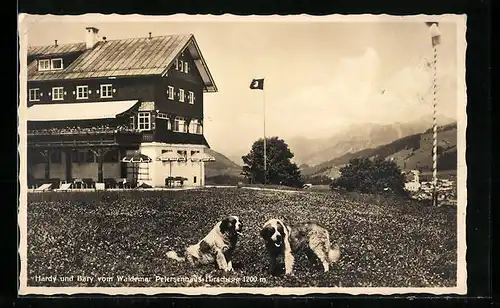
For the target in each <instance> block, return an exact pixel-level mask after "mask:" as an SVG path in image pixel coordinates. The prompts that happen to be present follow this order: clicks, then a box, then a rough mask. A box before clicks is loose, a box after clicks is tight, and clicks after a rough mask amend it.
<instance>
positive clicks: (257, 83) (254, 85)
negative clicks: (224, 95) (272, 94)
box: [250, 78, 264, 90]
mask: <svg viewBox="0 0 500 308" xmlns="http://www.w3.org/2000/svg"><path fill="white" fill-rule="evenodd" d="M250 89H252V90H255V89H260V90H264V78H262V79H252V82H251V83H250Z"/></svg>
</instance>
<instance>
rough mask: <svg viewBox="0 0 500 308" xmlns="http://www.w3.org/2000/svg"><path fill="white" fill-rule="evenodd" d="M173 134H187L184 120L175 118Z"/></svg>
mask: <svg viewBox="0 0 500 308" xmlns="http://www.w3.org/2000/svg"><path fill="white" fill-rule="evenodd" d="M174 132H180V133H187V125H186V120H185V119H184V118H182V117H176V118H175V120H174Z"/></svg>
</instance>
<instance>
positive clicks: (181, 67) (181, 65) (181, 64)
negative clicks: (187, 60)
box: [177, 60, 184, 72]
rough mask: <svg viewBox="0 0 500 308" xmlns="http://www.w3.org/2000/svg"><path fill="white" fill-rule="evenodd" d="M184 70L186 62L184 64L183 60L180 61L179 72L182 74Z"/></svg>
mask: <svg viewBox="0 0 500 308" xmlns="http://www.w3.org/2000/svg"><path fill="white" fill-rule="evenodd" d="M183 68H184V62H182V60H179V66H178V69H177V70H178V71H181V72H182V69H183Z"/></svg>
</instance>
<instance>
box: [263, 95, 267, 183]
mask: <svg viewBox="0 0 500 308" xmlns="http://www.w3.org/2000/svg"><path fill="white" fill-rule="evenodd" d="M262 96H263V106H262V107H263V109H264V185H266V184H267V138H266V91H265V90H264V89H263V90H262Z"/></svg>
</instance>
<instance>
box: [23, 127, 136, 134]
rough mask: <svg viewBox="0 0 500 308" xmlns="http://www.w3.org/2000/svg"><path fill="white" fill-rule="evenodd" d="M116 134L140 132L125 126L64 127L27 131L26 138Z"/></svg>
mask: <svg viewBox="0 0 500 308" xmlns="http://www.w3.org/2000/svg"><path fill="white" fill-rule="evenodd" d="M117 133H132V134H133V133H136V134H139V133H140V132H139V131H138V130H136V129H131V128H129V127H126V126H117V127H110V126H95V127H64V128H47V129H31V130H28V136H54V135H65V136H71V135H113V134H117Z"/></svg>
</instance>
